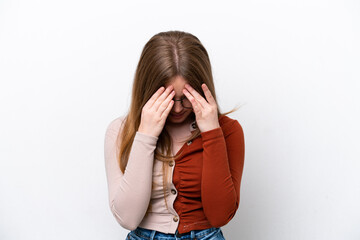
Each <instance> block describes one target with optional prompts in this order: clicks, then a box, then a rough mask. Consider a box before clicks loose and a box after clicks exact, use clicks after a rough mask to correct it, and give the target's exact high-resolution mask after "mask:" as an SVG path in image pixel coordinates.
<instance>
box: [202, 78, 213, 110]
mask: <svg viewBox="0 0 360 240" xmlns="http://www.w3.org/2000/svg"><path fill="white" fill-rule="evenodd" d="M201 87H202V88H203V91H204V93H205V97H206V100H207V101H208V102H209V103H210V104H211V105H214V104H216V102H215V99H214V98H213V96H212V94H211V92H210V90H209V88H208V87H207V86H206V84H205V83H203V84H202V85H201Z"/></svg>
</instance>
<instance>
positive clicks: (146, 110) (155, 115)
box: [138, 85, 175, 137]
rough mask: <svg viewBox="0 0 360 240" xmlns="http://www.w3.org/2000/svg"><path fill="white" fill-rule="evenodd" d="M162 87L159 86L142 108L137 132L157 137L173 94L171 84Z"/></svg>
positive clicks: (168, 110) (162, 126)
mask: <svg viewBox="0 0 360 240" xmlns="http://www.w3.org/2000/svg"><path fill="white" fill-rule="evenodd" d="M164 89H165V88H164V87H160V88H159V89H158V90H157V91H156V92H155V93H154V94H153V95H152V97H151V98H150V99H149V100H148V101H147V102H146V104H145V105H144V107H143V108H142V112H141V121H140V126H139V129H138V131H139V132H141V133H144V134H148V135H151V136H155V137H158V136H159V135H160V133H161V131H162V130H163V128H164V125H165V122H166V119H167V117H168V115H169V112H170V110H171V108H172V106H173V105H174V101H173V100H172V98H173V97H174V95H175V92H174V91H173V86H172V85H170V86H168V87H167V88H166V90H165V91H164Z"/></svg>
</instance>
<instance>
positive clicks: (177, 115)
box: [171, 113, 184, 118]
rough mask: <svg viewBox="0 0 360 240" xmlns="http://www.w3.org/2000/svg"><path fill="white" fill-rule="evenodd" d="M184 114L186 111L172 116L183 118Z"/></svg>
mask: <svg viewBox="0 0 360 240" xmlns="http://www.w3.org/2000/svg"><path fill="white" fill-rule="evenodd" d="M183 115H184V113H182V114H171V116H172V117H174V118H181V117H182V116H183Z"/></svg>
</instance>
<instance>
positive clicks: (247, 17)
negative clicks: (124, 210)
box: [0, 0, 360, 240]
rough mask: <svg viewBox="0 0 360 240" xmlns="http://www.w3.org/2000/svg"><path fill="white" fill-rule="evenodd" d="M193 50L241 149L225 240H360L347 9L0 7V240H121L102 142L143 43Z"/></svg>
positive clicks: (77, 2) (259, 1)
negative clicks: (166, 42)
mask: <svg viewBox="0 0 360 240" xmlns="http://www.w3.org/2000/svg"><path fill="white" fill-rule="evenodd" d="M168 30H181V31H186V32H190V33H192V34H194V35H195V36H197V37H198V38H199V39H200V40H201V42H202V43H203V44H204V46H205V48H206V49H207V51H208V53H209V55H210V60H211V63H212V66H213V74H214V81H215V86H216V93H217V96H218V100H219V105H220V107H221V110H223V111H228V110H230V109H232V108H233V107H234V106H236V105H239V104H240V105H242V107H241V108H240V109H239V110H238V111H237V112H235V113H233V114H230V115H229V117H232V118H235V119H237V120H238V121H239V123H240V124H241V125H242V127H243V130H244V133H245V145H246V150H245V166H244V173H243V180H242V185H241V197H240V198H241V202H240V207H239V209H238V211H237V213H236V215H235V217H234V218H233V219H232V220H231V221H230V222H229V223H228V224H227V225H226V226H224V227H223V228H222V229H223V232H224V234H225V237H226V239H227V240H228V239H230V240H237V239H241V240H273V239H276V240H295V239H299V240H310V239H311V240H317V239H321V240H340V239H341V240H342V239H346V240H355V239H360V205H359V203H360V176H359V175H360V162H359V160H360V157H359V156H360V150H359V149H360V148H359V145H360V144H359V143H360V141H359V135H360V127H359V122H360V106H359V102H360V97H359V92H360V84H359V80H360V72H359V67H360V47H359V42H360V2H359V1H355V0H354V1H351V0H346V1H344V0H337V1H325V0H303V1H281V0H275V1H265V0H256V1H243V2H238V1H231V2H226V1H223V2H221V4H220V2H219V1H188V0H186V1H176V2H175V1H142V2H140V1H126V2H125V1H123V2H121V1H89V0H87V1H84V0H83V1H81V0H71V1H70V0H65V1H45V0H38V1H24V0H19V1H8V0H3V1H0V79H1V86H0V107H1V108H0V111H1V124H0V141H1V142H0V160H1V162H0V239H2V240H19V239H22V240H23V239H26V240H27V239H31V240H43V239H44V240H49V239H51V240H52V239H54V240H60V239H61V240H62V239H68V240H72V239H74V240H82V239H87V240H92V239H94V240H95V239H106V240H117V239H125V236H126V235H127V233H128V232H129V231H128V230H126V229H123V228H122V227H121V226H120V225H119V224H118V223H117V222H116V220H115V218H114V217H113V216H112V215H111V212H110V208H109V206H108V195H107V194H108V192H107V185H106V177H105V167H104V156H103V141H104V134H105V129H106V127H107V125H108V124H109V123H110V121H112V120H113V119H115V118H116V117H118V116H120V115H122V114H124V113H125V111H126V110H127V109H128V106H129V103H130V94H131V86H132V81H133V77H134V73H135V69H136V65H137V63H138V60H139V57H140V53H141V51H142V48H143V46H144V45H145V43H146V42H147V41H148V40H149V39H150V38H151V37H152V36H153V35H154V34H156V33H158V32H161V31H168Z"/></svg>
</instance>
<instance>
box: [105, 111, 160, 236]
mask: <svg viewBox="0 0 360 240" xmlns="http://www.w3.org/2000/svg"><path fill="white" fill-rule="evenodd" d="M123 119H124V117H119V118H117V119H115V120H113V121H112V122H111V123H110V124H109V126H108V127H107V129H106V133H105V139H104V157H105V171H106V177H107V184H108V197H109V205H110V209H111V212H112V214H113V216H114V217H115V219H116V220H117V222H118V223H119V224H120V225H121V226H122V227H123V228H125V229H128V230H134V229H136V227H137V226H138V225H139V224H140V223H141V221H142V219H143V217H144V216H145V213H146V210H147V208H148V205H149V202H150V198H151V186H152V171H153V163H154V161H153V158H154V150H155V148H156V143H157V139H158V138H157V137H154V136H150V135H147V134H143V133H140V132H136V135H135V137H134V141H133V144H132V147H131V151H130V155H129V159H128V163H127V166H126V169H125V172H124V174H123V173H122V172H121V170H120V167H119V165H118V162H117V158H116V154H117V151H116V149H117V147H118V146H117V145H116V139H117V135H118V132H119V131H121V130H122V121H123Z"/></svg>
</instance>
